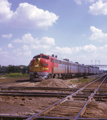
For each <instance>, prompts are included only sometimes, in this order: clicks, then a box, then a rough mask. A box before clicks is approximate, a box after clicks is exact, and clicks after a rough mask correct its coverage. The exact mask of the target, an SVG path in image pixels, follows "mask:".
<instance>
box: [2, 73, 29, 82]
mask: <svg viewBox="0 0 107 120" xmlns="http://www.w3.org/2000/svg"><path fill="white" fill-rule="evenodd" d="M28 79H29V74H22V73H9V74H4V75H0V84H3V83H11V82H16V81H18V80H28Z"/></svg>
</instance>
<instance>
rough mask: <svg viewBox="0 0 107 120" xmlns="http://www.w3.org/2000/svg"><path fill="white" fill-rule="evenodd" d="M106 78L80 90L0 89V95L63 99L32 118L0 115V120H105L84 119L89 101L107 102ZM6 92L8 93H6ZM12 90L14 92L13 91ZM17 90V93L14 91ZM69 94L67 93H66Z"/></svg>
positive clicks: (97, 119)
mask: <svg viewBox="0 0 107 120" xmlns="http://www.w3.org/2000/svg"><path fill="white" fill-rule="evenodd" d="M106 81H107V78H106V76H103V77H101V78H98V79H96V80H94V81H93V82H91V83H89V84H87V85H86V86H84V87H82V88H80V89H73V88H52V87H14V86H11V87H1V91H0V95H3V94H4V95H6V96H7V95H12V96H37V97H38V96H42V95H43V97H63V98H62V99H61V100H59V101H58V102H56V103H54V104H53V105H51V106H49V107H47V108H46V109H44V110H42V111H41V112H39V113H37V114H34V115H33V116H30V117H29V116H14V115H7V116H3V115H0V120H25V119H26V120H92V119H93V120H107V117H106V118H95V117H93V118H90V117H87V118H86V117H84V114H85V111H86V109H87V106H88V105H89V103H90V102H91V101H103V102H107V89H106ZM7 90H8V91H7ZM13 90H14V91H13ZM16 90H17V91H16ZM18 90H52V91H54V90H56V91H67V93H63V92H58V93H55V92H29V91H18ZM68 92H69V93H68Z"/></svg>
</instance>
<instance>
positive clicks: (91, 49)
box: [53, 44, 97, 55]
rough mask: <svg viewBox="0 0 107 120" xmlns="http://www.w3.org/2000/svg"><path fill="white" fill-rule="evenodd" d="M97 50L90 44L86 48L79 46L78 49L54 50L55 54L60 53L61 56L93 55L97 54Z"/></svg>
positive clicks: (57, 48)
mask: <svg viewBox="0 0 107 120" xmlns="http://www.w3.org/2000/svg"><path fill="white" fill-rule="evenodd" d="M96 50H97V47H96V46H94V45H92V44H90V45H85V46H78V47H71V48H69V47H62V48H61V47H55V48H54V49H53V52H55V53H60V54H69V55H70V54H77V53H83V52H86V53H91V52H95V51H96Z"/></svg>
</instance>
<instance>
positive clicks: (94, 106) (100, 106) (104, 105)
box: [83, 101, 107, 118]
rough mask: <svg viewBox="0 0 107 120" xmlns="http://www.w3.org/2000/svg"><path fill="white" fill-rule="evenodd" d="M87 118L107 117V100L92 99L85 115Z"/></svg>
mask: <svg viewBox="0 0 107 120" xmlns="http://www.w3.org/2000/svg"><path fill="white" fill-rule="evenodd" d="M83 117H85V118H107V102H95V101H92V102H91V103H90V104H89V105H88V106H87V108H86V112H85V114H84V115H83Z"/></svg>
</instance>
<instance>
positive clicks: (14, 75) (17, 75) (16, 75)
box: [4, 73, 29, 78]
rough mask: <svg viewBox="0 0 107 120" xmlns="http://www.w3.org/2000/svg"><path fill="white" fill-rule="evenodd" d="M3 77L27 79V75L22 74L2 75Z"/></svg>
mask: <svg viewBox="0 0 107 120" xmlns="http://www.w3.org/2000/svg"><path fill="white" fill-rule="evenodd" d="M4 77H19V78H20V77H29V74H22V73H9V74H6V75H4Z"/></svg>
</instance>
